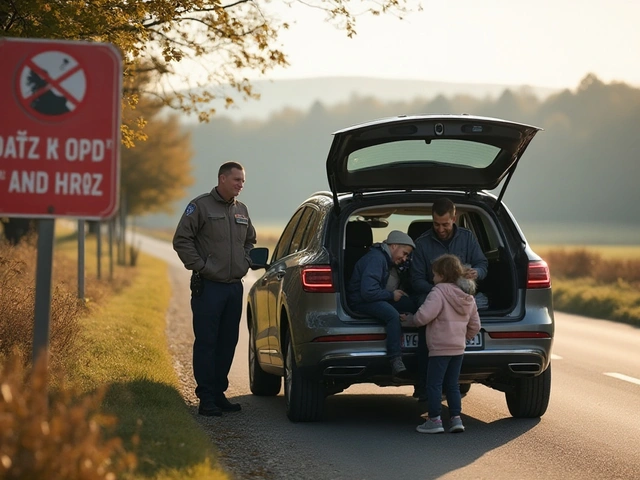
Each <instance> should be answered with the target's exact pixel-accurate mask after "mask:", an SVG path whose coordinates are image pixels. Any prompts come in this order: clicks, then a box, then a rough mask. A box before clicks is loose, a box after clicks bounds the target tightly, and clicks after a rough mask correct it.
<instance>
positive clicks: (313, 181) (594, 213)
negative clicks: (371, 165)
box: [168, 74, 640, 235]
mask: <svg viewBox="0 0 640 480" xmlns="http://www.w3.org/2000/svg"><path fill="white" fill-rule="evenodd" d="M414 113H469V114H476V115H484V116H491V117H498V118H503V119H507V120H512V121H517V122H522V123H528V124H533V125H536V126H539V127H542V128H543V129H544V131H542V132H540V133H539V134H538V135H537V136H536V138H535V139H534V141H533V142H532V144H531V145H530V147H529V149H528V150H527V152H526V153H525V155H524V157H523V159H522V161H521V162H520V164H519V166H518V169H517V171H516V173H515V175H514V177H513V180H512V181H511V183H510V185H509V188H508V190H507V194H506V196H505V199H506V201H507V204H508V205H509V206H510V208H511V210H512V211H514V213H515V214H516V215H517V217H518V218H519V219H521V218H522V219H525V220H529V221H536V222H539V221H544V222H558V223H559V224H563V223H567V222H569V223H576V222H582V223H600V224H607V223H608V224H621V223H622V224H633V225H636V226H639V225H640V208H639V206H640V189H639V188H637V185H636V183H637V178H638V175H637V173H636V172H637V166H636V165H637V164H638V162H639V160H640V158H639V156H640V154H639V153H638V152H640V137H639V136H638V135H637V134H636V132H635V130H636V127H637V125H640V89H637V88H635V87H632V86H630V85H627V84H625V83H618V82H612V83H609V84H605V83H603V82H602V81H600V80H599V79H598V78H597V77H596V76H595V75H592V74H589V75H587V76H585V78H584V79H583V80H582V81H581V82H580V84H579V85H578V86H577V88H576V89H574V90H571V89H566V90H564V91H561V92H559V93H557V94H555V95H552V96H550V97H548V98H545V99H539V98H537V97H536V96H535V95H533V94H532V93H531V91H530V90H528V89H526V88H524V89H520V90H511V89H507V90H505V91H504V92H503V93H502V94H501V95H500V96H499V97H498V98H475V97H471V96H466V95H458V96H455V97H453V98H447V97H444V96H442V95H439V96H436V97H434V98H431V99H415V100H413V101H410V102H383V101H380V100H378V99H376V98H370V97H359V96H355V95H354V96H353V97H352V98H351V99H350V101H348V102H346V103H344V104H341V105H337V106H331V107H328V106H325V105H323V104H322V103H321V102H316V103H315V104H314V105H313V106H312V107H311V108H310V109H309V110H308V111H297V110H293V109H284V110H282V111H280V112H278V113H276V114H273V115H272V116H271V117H270V118H269V119H268V120H265V121H256V120H246V121H241V122H233V121H231V120H229V119H227V118H223V117H220V118H216V119H214V120H213V121H212V122H211V123H209V124H201V125H196V126H193V127H192V128H191V134H192V141H193V151H194V158H193V161H192V169H193V170H192V171H193V173H194V176H195V179H196V182H195V184H194V186H193V187H192V188H191V189H190V190H189V194H188V196H194V195H197V194H199V193H202V192H205V191H208V190H209V189H210V188H211V186H212V185H213V184H214V182H215V172H216V170H217V167H218V165H219V164H220V163H222V162H224V161H227V160H236V161H240V162H241V163H243V165H244V166H245V167H246V169H247V184H246V187H245V190H244V191H243V192H242V194H241V195H242V199H243V201H244V202H246V203H247V204H248V205H249V208H250V211H251V213H252V218H255V219H256V221H260V222H262V223H274V224H276V223H277V224H282V223H283V222H285V221H286V219H287V218H288V217H289V216H290V214H291V213H292V212H293V210H294V209H295V208H296V207H297V205H298V204H299V203H300V202H302V201H303V200H304V199H305V198H307V197H308V196H309V195H310V194H311V193H313V192H314V191H317V190H327V189H328V184H327V180H326V170H325V162H326V156H327V153H328V151H329V146H330V145H331V140H332V137H331V133H332V132H334V131H336V130H338V129H340V128H343V127H346V126H349V125H353V124H356V123H360V122H363V121H369V120H372V119H375V118H380V117H386V116H393V115H398V114H414ZM185 200H188V199H187V198H186V197H185ZM174 221H175V218H171V219H169V220H168V223H170V224H172V222H174ZM594 228H598V227H597V226H595V225H594ZM611 233H612V235H615V230H614V231H612V232H611Z"/></svg>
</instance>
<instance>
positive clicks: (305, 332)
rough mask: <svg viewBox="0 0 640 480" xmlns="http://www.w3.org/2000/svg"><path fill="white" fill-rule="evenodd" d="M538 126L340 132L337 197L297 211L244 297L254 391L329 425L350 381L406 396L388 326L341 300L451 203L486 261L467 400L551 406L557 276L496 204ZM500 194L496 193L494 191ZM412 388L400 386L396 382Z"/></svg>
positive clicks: (332, 172) (410, 355)
mask: <svg viewBox="0 0 640 480" xmlns="http://www.w3.org/2000/svg"><path fill="white" fill-rule="evenodd" d="M539 130H540V129H539V128H537V127H533V126H530V125H523V124H519V123H513V122H508V121H505V120H499V119H493V118H484V117H475V116H469V115H438V116H435V115H421V116H399V117H393V118H388V119H382V120H377V121H374V122H370V123H366V124H361V125H356V126H353V127H349V128H346V129H344V130H340V131H338V132H336V133H335V134H334V139H333V143H332V145H331V150H330V151H329V155H328V158H327V177H328V180H329V186H330V189H331V191H330V192H329V191H327V192H317V193H314V194H313V195H311V196H310V197H309V198H308V199H307V200H305V201H304V202H303V203H302V204H301V205H300V206H299V207H298V209H297V210H296V211H295V213H294V214H293V216H292V217H291V220H290V221H289V223H288V224H287V226H286V227H285V229H284V231H283V232H282V236H281V237H280V239H279V240H278V243H277V245H276V247H275V250H274V252H273V254H272V256H271V259H270V260H269V261H268V263H267V260H268V251H266V249H264V248H260V249H254V251H253V252H252V258H253V261H254V268H263V267H264V268H265V273H264V275H262V276H261V277H260V278H259V279H258V280H257V281H256V282H255V284H254V285H253V286H252V288H251V290H250V291H249V295H248V305H247V320H248V327H249V332H250V341H249V371H250V384H251V385H250V387H251V392H252V393H253V394H254V395H267V396H273V395H277V394H278V393H279V392H280V388H281V384H282V381H281V378H283V377H284V388H285V399H286V410H287V416H288V417H289V419H290V420H292V421H294V422H297V421H303V422H304V421H317V420H320V419H321V418H322V415H323V406H324V400H325V397H326V396H327V395H331V394H334V393H338V392H341V391H343V390H344V389H346V388H347V387H349V386H350V385H353V384H356V383H374V384H377V385H380V386H397V385H400V383H398V382H397V381H394V379H393V378H392V375H391V369H390V363H389V360H388V358H387V356H386V347H385V338H386V334H385V328H384V326H382V325H380V324H379V323H377V322H375V321H373V320H372V319H371V318H367V317H364V316H362V315H359V314H356V313H354V312H353V311H351V310H350V309H349V306H348V305H347V303H346V301H345V288H346V285H347V281H348V279H349V277H350V275H351V272H352V270H353V267H354V265H355V262H356V261H357V260H358V259H359V258H360V257H361V256H362V255H364V254H365V253H366V252H367V250H368V249H369V247H370V246H371V244H372V243H374V242H380V241H382V240H384V239H385V238H386V236H387V234H388V233H389V231H391V230H403V231H405V232H407V233H408V234H409V235H410V236H412V237H413V238H417V237H418V236H419V235H421V234H422V233H424V232H425V231H426V230H428V229H429V228H431V223H430V220H431V207H432V204H433V202H434V200H436V199H437V198H439V197H442V196H446V197H448V198H450V199H451V200H452V201H453V202H454V203H455V204H456V206H457V214H458V220H457V224H458V225H460V226H462V227H465V228H467V229H469V230H471V231H472V232H473V233H474V234H475V236H476V238H477V239H478V242H479V244H480V246H481V248H482V250H483V252H484V254H485V256H486V257H487V259H488V261H489V269H488V274H487V277H486V278H485V279H484V280H482V281H481V282H479V285H478V286H479V291H480V292H481V293H483V294H484V297H483V298H486V299H487V301H486V302H485V303H484V304H483V305H482V307H483V308H481V309H480V317H481V322H482V329H481V331H480V333H479V334H478V336H477V337H476V338H475V339H474V340H473V341H471V342H470V343H469V344H468V345H467V350H466V353H465V356H464V363H463V366H462V373H461V377H460V381H461V390H462V391H463V392H464V391H466V390H468V388H469V387H470V385H471V384H472V383H481V384H483V385H487V386H489V387H491V388H494V389H497V390H500V391H502V392H504V393H505V396H506V401H507V406H508V408H509V411H510V412H511V414H512V415H513V416H514V417H539V416H541V415H543V414H544V413H545V411H546V409H547V405H548V403H549V395H550V390H551V365H550V355H551V346H552V343H553V333H554V320H553V306H552V298H551V279H550V276H549V269H548V267H547V265H546V264H545V262H544V261H542V259H541V258H540V257H538V256H537V255H536V254H535V253H534V252H533V251H532V250H531V248H530V247H529V245H528V244H527V241H526V239H525V237H524V235H523V233H522V231H521V230H520V229H519V227H518V225H517V223H516V221H515V219H514V217H513V216H512V215H511V213H510V212H509V210H508V209H507V207H506V206H505V205H504V203H503V202H502V200H501V199H502V197H503V195H504V192H505V188H506V187H507V185H508V183H509V180H510V178H511V176H512V175H513V172H514V171H515V168H516V166H517V164H518V162H519V160H520V158H521V156H522V154H523V153H524V151H525V149H526V147H527V146H528V144H529V142H530V141H531V140H532V138H533V137H534V135H535V134H536V133H537V132H538V131H539ZM499 186H501V188H500V190H499V193H498V195H497V196H496V195H493V194H491V193H488V191H490V190H494V189H497V187H499ZM417 339H418V336H417V332H416V330H415V329H411V328H405V329H404V331H403V339H402V340H403V347H402V352H403V360H404V363H405V365H406V366H407V368H408V371H409V376H408V377H407V379H406V383H407V384H411V383H416V382H417V380H418V375H417V372H418V369H417V364H416V346H417ZM402 381H405V380H402Z"/></svg>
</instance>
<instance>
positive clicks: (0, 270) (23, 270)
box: [0, 226, 229, 480]
mask: <svg viewBox="0 0 640 480" xmlns="http://www.w3.org/2000/svg"><path fill="white" fill-rule="evenodd" d="M103 245H104V243H103ZM107 251H108V249H107V248H104V246H103V255H102V258H101V261H102V262H103V266H104V265H106V264H107V263H108V257H107V253H106V252H107ZM95 252H96V238H95V236H93V235H90V236H87V237H86V239H85V285H86V290H85V299H86V300H85V301H84V302H83V301H81V300H79V299H78V298H77V296H76V293H77V268H78V259H77V256H78V242H77V237H76V234H75V232H73V231H65V230H64V229H62V230H61V231H59V230H58V228H57V226H56V242H55V247H54V266H53V284H54V291H53V292H52V315H51V316H52V321H51V343H50V345H51V348H50V358H51V373H52V375H53V376H52V378H51V392H52V394H54V393H55V392H56V391H58V390H59V389H61V388H62V389H65V388H66V389H67V390H66V391H65V390H62V393H63V395H62V397H64V398H67V399H69V395H70V393H69V391H71V390H72V391H73V392H75V393H74V394H75V395H78V396H79V397H84V398H87V399H103V400H102V402H101V403H100V404H99V410H100V412H101V413H102V414H104V415H105V418H115V419H116V425H115V427H113V428H110V429H106V430H104V435H105V442H110V441H111V439H116V438H120V439H122V441H123V444H124V447H125V449H126V451H128V452H132V453H133V454H134V455H135V457H136V459H137V460H136V462H134V463H135V464H137V466H136V468H135V469H134V470H133V471H130V473H127V474H124V475H123V476H122V477H118V478H125V479H157V480H165V479H166V480H172V479H181V480H182V479H187V480H189V479H201V478H207V479H214V480H223V479H228V478H229V475H228V474H227V473H226V472H225V471H224V470H223V469H222V468H221V466H220V465H219V464H218V461H217V456H216V452H215V449H214V448H213V446H212V445H211V442H210V440H209V439H208V437H207V435H206V434H205V433H204V431H203V430H202V429H201V428H200V427H199V426H198V425H197V423H196V422H195V421H194V419H193V418H192V416H191V414H190V413H189V411H188V410H187V408H186V406H185V403H184V400H183V398H182V396H181V395H180V392H179V387H178V385H179V382H178V379H177V376H176V373H175V371H174V369H173V365H172V359H171V355H170V353H169V350H168V345H167V339H166V336H165V325H166V318H165V317H166V312H167V309H168V304H169V299H170V296H171V291H170V285H169V278H168V272H167V268H168V267H167V265H166V264H165V263H164V262H162V261H160V260H157V259H154V258H153V257H149V256H146V255H140V257H139V259H138V262H137V266H136V267H130V266H116V268H115V269H114V275H113V278H112V279H106V275H104V273H103V278H102V280H97V278H96V275H97V262H96V259H97V256H96V253H95ZM34 253H35V242H33V241H31V242H27V243H24V244H21V245H20V246H18V247H11V246H8V245H6V244H0V260H2V261H1V262H0V289H1V290H2V299H1V301H0V312H1V313H2V314H3V315H2V318H0V334H2V337H1V338H0V347H2V348H0V354H1V353H3V352H4V353H5V354H6V353H7V351H8V350H10V347H11V345H9V344H8V343H7V338H8V337H7V336H5V335H4V334H5V333H7V332H13V331H14V330H15V329H16V326H19V327H20V328H19V330H18V333H19V335H15V336H13V337H10V338H13V339H14V340H15V342H18V345H17V346H18V347H19V348H18V350H20V351H21V352H22V354H23V355H24V356H25V357H28V355H29V354H30V347H31V345H30V344H31V339H32V335H33V334H32V332H33V297H34V283H35V282H34V280H35V277H34V273H35V255H34ZM104 271H105V269H104V267H103V272H104ZM9 288H11V291H10V292H9V290H8V289H9ZM5 293H10V294H11V295H5ZM21 293H22V296H20V294H21ZM7 300H8V301H7ZM56 305H57V307H56ZM7 315H9V316H7ZM54 317H55V318H54ZM56 319H57V320H56ZM61 329H62V330H64V331H66V332H68V333H67V334H66V335H65V336H64V339H66V341H65V342H61V341H56V339H58V338H60V332H59V331H60V330H61ZM20 342H21V343H20ZM7 358H8V356H7V355H4V356H3V355H0V367H3V366H7V367H8V365H9V363H7V362H6V361H5V360H6V359H7ZM54 367H55V368H54ZM3 375H4V373H3ZM7 375H11V372H9V373H7ZM13 375H14V383H15V382H18V383H19V378H18V377H20V375H21V374H20V372H18V371H16V373H14V374H13ZM24 381H25V382H27V381H28V380H27V379H25V380H24ZM40 383H42V382H40ZM3 385H4V384H3ZM16 388H17V386H16ZM16 391H17V390H16ZM24 391H25V392H26V393H25V395H28V392H29V391H32V392H35V389H33V388H32V389H31V390H29V386H28V385H27V384H25V390H24ZM2 393H3V394H4V393H5V390H4V387H3V391H2ZM31 395H32V396H34V395H35V393H31ZM102 395H104V397H102ZM41 396H42V394H41V395H40V397H41ZM56 397H58V398H60V395H53V397H52V398H56ZM2 400H3V398H2V396H1V395H0V407H2V408H0V412H1V411H2V409H3V408H5V407H6V406H7V404H3V403H2ZM5 400H6V398H5ZM35 400H37V398H36V399H35ZM52 401H53V400H52ZM68 401H71V400H68ZM73 401H75V400H73ZM92 401H93V402H95V400H92ZM9 407H10V405H8V408H9ZM54 407H55V408H54ZM59 407H62V408H63V410H64V405H62V404H59V403H54V404H52V406H51V411H52V415H53V414H54V413H53V412H54V410H55V411H56V412H57V411H58V410H59V409H60V408H59ZM18 411H20V410H18ZM18 411H16V412H18ZM45 412H46V409H45ZM17 415H19V414H17ZM70 415H73V418H74V420H73V422H77V421H81V419H82V418H86V420H85V422H88V421H89V418H90V415H92V411H91V409H90V408H87V409H86V410H82V411H76V412H75V413H70ZM78 415H80V417H79V416H78ZM85 415H86V417H84V416H85ZM0 417H2V415H0ZM2 418H3V419H4V420H7V419H9V418H11V417H6V416H5V417H2ZM20 418H21V417H15V419H14V420H15V421H16V422H18V425H20V424H22V425H23V427H24V428H27V426H28V425H31V424H33V425H36V423H37V425H40V423H38V422H41V421H42V420H40V419H46V416H44V417H43V416H38V417H37V418H35V417H34V418H35V420H37V422H36V423H34V421H35V420H34V419H33V418H32V419H31V420H28V421H27V420H26V419H22V420H21V419H20ZM60 418H67V417H65V416H64V415H63V416H61V417H60ZM53 420H55V421H58V422H60V421H64V420H60V419H53ZM0 423H2V422H0ZM37 425H36V426H37ZM78 425H82V423H80V424H78ZM24 428H23V430H24ZM29 428H30V427H29ZM70 428H71V430H73V427H70ZM76 429H77V431H78V435H76V436H75V437H74V436H73V435H72V434H71V433H72V432H71V433H69V435H70V436H69V437H64V438H65V439H67V441H68V442H71V443H73V442H74V441H75V440H74V438H77V439H78V441H81V440H80V439H81V438H82V437H81V435H80V431H81V430H82V428H80V427H76ZM0 430H1V429H0ZM67 430H69V428H67ZM34 431H36V432H37V431H40V429H39V427H38V428H36V429H35V430H33V428H30V430H29V432H26V433H25V435H27V436H26V437H24V438H26V439H27V440H26V441H27V442H28V443H29V444H30V445H45V444H44V443H41V442H40V441H39V440H38V441H36V442H35V443H33V432H34ZM2 438H4V437H2V432H1V431H0V447H2V446H3V445H5V446H6V447H7V448H14V447H10V446H8V445H9V444H4V443H3V442H4V441H5V440H2ZM20 438H23V437H20ZM86 438H87V437H85V440H84V441H87V440H86ZM6 441H10V442H13V440H10V439H8V438H7V439H6ZM61 441H62V437H61V438H58V440H57V442H58V443H55V444H52V446H50V447H48V449H47V450H46V451H40V450H38V451H33V452H30V453H29V454H28V455H36V458H41V459H42V458H44V459H45V460H44V461H45V464H46V465H49V466H50V467H48V468H51V469H53V468H54V466H55V464H56V463H60V462H62V463H64V460H63V459H64V458H67V459H68V460H67V461H70V462H72V463H73V461H74V458H71V457H70V454H69V452H70V451H73V450H72V449H73V447H71V445H69V446H68V447H67V446H64V445H63V444H61V443H60V442H61ZM92 441H99V440H97V439H95V438H94V440H92ZM11 445H13V443H11ZM25 445H26V444H25ZM105 445H107V443H105ZM108 445H111V444H108ZM114 445H115V444H114ZM85 447H86V445H85ZM20 448H26V447H24V446H23V447H20ZM43 448H44V447H43ZM80 448H84V447H80V446H78V448H77V450H80ZM84 451H89V450H86V449H85V450H84ZM91 451H93V450H91ZM25 452H26V451H25ZM56 452H58V453H57V455H58V456H61V458H60V459H59V460H58V461H57V462H56V461H55V455H56ZM65 452H66V453H65ZM0 453H2V452H0ZM28 455H27V456H23V457H19V458H22V459H23V460H24V459H26V458H28ZM65 455H67V457H65ZM0 456H1V455H0ZM47 459H50V460H51V461H48V460H47ZM3 461H4V459H3ZM25 461H26V460H25ZM47 461H48V463H46V462H47ZM13 466H14V468H16V465H15V463H14V465H13ZM0 467H2V465H0ZM1 471H2V468H0V473H1ZM51 471H53V470H51ZM56 472H57V470H56ZM52 475H54V476H50V477H49V478H55V474H52ZM0 476H2V475H0ZM68 478H74V477H73V476H69V477H68ZM78 478H80V477H78ZM96 478H102V477H96Z"/></svg>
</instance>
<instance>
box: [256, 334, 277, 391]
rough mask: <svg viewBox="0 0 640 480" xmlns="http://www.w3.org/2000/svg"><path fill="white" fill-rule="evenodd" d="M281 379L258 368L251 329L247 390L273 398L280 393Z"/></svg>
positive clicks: (258, 363)
mask: <svg viewBox="0 0 640 480" xmlns="http://www.w3.org/2000/svg"><path fill="white" fill-rule="evenodd" d="M281 387H282V379H281V378H280V377H279V376H278V375H272V374H270V373H266V372H265V371H264V370H262V367H260V362H258V355H256V342H255V339H254V338H253V329H251V330H250V331H249V388H250V389H251V393H253V394H254V395H259V396H262V397H274V396H276V395H278V393H280V388H281Z"/></svg>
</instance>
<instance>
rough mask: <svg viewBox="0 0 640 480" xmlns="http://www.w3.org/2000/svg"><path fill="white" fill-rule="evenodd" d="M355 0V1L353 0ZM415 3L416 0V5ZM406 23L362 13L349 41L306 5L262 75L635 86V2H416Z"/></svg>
mask: <svg viewBox="0 0 640 480" xmlns="http://www.w3.org/2000/svg"><path fill="white" fill-rule="evenodd" d="M354 3H357V2H354ZM416 3H417V2H416ZM422 6H423V8H424V11H422V12H417V13H412V14H409V15H408V16H407V17H405V19H404V20H398V19H397V18H394V17H392V16H382V17H378V18H375V17H370V16H367V17H360V18H359V20H358V26H357V31H358V35H357V36H356V37H355V38H353V39H349V38H347V37H346V35H345V34H344V32H343V31H339V30H337V29H336V28H334V27H333V26H331V25H330V24H328V23H326V22H325V21H324V19H325V17H324V15H323V14H322V13H321V12H319V11H317V10H315V9H312V8H304V7H300V6H298V7H296V8H295V9H294V10H291V9H286V8H283V7H282V4H280V3H279V0H276V2H275V3H274V4H271V5H270V6H269V7H268V8H269V10H272V11H278V12H279V14H280V15H281V17H282V18H283V19H286V20H287V21H291V20H292V19H293V18H294V16H293V15H294V12H295V23H294V24H292V26H291V29H290V30H289V31H287V32H283V33H282V36H281V40H282V43H283V47H284V50H285V52H286V53H288V54H289V59H290V63H291V66H290V67H289V68H287V69H278V70H275V71H273V72H271V73H269V74H268V76H267V78H272V79H277V78H306V77H317V76H334V75H339V76H371V77H383V78H404V79H415V80H432V81H449V82H459V83H495V84H517V85H521V84H524V85H535V86H543V87H555V88H564V87H568V88H574V87H576V86H577V85H578V83H579V82H580V80H581V79H582V78H584V76H585V75H586V74H587V73H590V72H591V73H595V74H596V75H597V76H598V77H599V78H600V79H601V80H603V81H605V82H610V81H613V80H616V81H623V82H626V83H629V84H632V85H634V86H640V62H639V60H640V27H639V22H640V0H607V1H604V0H603V1H600V0H536V1H523V0H482V1H479V0H439V1H433V0H422Z"/></svg>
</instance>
